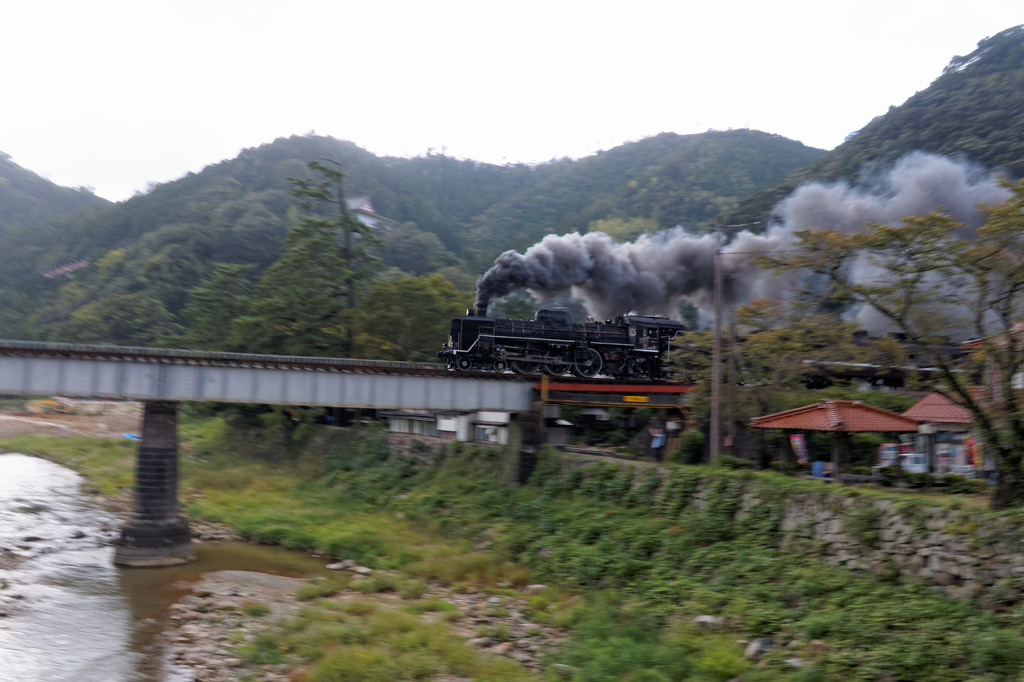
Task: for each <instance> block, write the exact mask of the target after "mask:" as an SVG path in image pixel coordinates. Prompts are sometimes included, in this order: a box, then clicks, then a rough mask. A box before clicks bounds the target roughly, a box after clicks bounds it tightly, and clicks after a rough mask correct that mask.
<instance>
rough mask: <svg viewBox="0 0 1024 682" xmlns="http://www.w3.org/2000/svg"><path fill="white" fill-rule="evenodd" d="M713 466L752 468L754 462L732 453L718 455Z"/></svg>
mask: <svg viewBox="0 0 1024 682" xmlns="http://www.w3.org/2000/svg"><path fill="white" fill-rule="evenodd" d="M713 464H714V465H715V466H720V467H722V468H724V469H753V468H754V463H753V462H751V461H750V460H749V459H740V458H739V457H733V456H732V455H718V457H716V458H715V461H714V462H713Z"/></svg>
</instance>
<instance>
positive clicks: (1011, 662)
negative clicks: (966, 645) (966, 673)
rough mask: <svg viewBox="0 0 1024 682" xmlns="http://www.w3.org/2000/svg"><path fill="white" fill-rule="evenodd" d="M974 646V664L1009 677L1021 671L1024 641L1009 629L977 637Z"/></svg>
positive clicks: (1023, 660)
mask: <svg viewBox="0 0 1024 682" xmlns="http://www.w3.org/2000/svg"><path fill="white" fill-rule="evenodd" d="M972 648H973V651H974V654H973V659H974V665H976V666H977V667H978V668H979V669H981V670H983V671H985V672H990V673H995V674H997V675H1000V676H1006V677H1008V676H1010V675H1013V674H1015V673H1017V672H1019V671H1020V668H1021V665H1022V664H1024V641H1022V640H1021V638H1020V637H1019V636H1018V635H1016V634H1014V633H1012V632H1009V631H1007V630H999V631H996V632H991V633H988V634H987V635H985V636H983V637H980V638H977V639H975V640H974V642H973V647H972ZM1001 679H1005V678H1003V677H1001Z"/></svg>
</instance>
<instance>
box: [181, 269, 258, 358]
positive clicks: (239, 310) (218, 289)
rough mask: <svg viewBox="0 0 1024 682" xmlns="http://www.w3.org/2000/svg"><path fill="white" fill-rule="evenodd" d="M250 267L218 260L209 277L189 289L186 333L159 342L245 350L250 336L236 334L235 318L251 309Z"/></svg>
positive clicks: (185, 310)
mask: <svg viewBox="0 0 1024 682" xmlns="http://www.w3.org/2000/svg"><path fill="white" fill-rule="evenodd" d="M250 270H252V266H251V265H235V264H232V263H217V264H216V265H215V266H214V270H213V274H212V275H211V276H210V277H209V279H207V280H205V281H204V282H202V283H201V284H200V285H199V286H197V287H195V288H194V289H190V290H189V292H188V293H189V302H188V304H186V306H185V309H184V317H185V319H186V320H187V321H188V326H187V327H186V329H185V332H184V333H183V334H181V335H180V336H172V337H168V338H166V339H164V340H162V341H161V342H162V343H169V344H172V345H182V346H184V347H186V348H195V349H199V350H221V351H244V350H248V343H249V339H248V338H247V337H246V336H243V335H240V334H238V324H237V322H236V321H237V320H241V319H244V318H245V317H246V316H248V315H249V314H250V313H251V310H252V304H253V300H252V289H253V286H252V283H251V282H250V280H249V277H248V273H249V271H250Z"/></svg>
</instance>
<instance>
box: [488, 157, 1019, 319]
mask: <svg viewBox="0 0 1024 682" xmlns="http://www.w3.org/2000/svg"><path fill="white" fill-rule="evenodd" d="M1007 196H1008V192H1007V191H1006V190H1005V189H1004V188H1002V187H999V186H998V185H997V184H996V183H995V181H994V180H993V179H992V178H991V177H989V176H988V175H985V174H984V173H982V172H981V171H980V169H978V168H976V167H973V166H970V165H968V164H966V163H962V162H957V161H953V160H951V159H948V158H945V157H940V156H935V155H931V154H924V153H920V152H915V153H913V154H909V155H907V156H905V157H903V158H902V159H900V161H899V162H897V163H896V165H895V166H894V167H893V168H892V169H891V170H889V171H888V172H886V173H884V174H882V175H881V176H879V177H878V178H877V179H876V182H875V183H874V186H873V187H872V188H871V189H870V190H868V189H864V188H863V187H851V186H850V185H849V184H847V183H845V182H838V183H831V184H822V183H811V184H808V185H804V186H802V187H800V188H799V189H797V190H796V191H795V192H793V194H791V195H790V196H789V197H787V198H786V199H784V200H783V201H781V202H780V203H779V204H778V205H777V206H776V207H775V210H774V211H773V221H772V223H771V225H770V226H769V228H768V230H766V231H765V232H764V233H763V234H754V233H751V232H747V231H744V232H740V233H739V234H737V235H736V236H735V237H733V239H732V240H731V241H730V242H729V243H728V244H727V245H726V246H724V247H723V249H722V251H723V253H725V254H729V257H725V258H723V259H722V270H723V273H724V274H725V275H726V277H725V297H726V300H727V301H729V302H738V301H743V300H747V299H749V298H753V297H756V296H779V295H782V294H783V293H784V292H785V290H786V286H787V285H786V280H784V279H781V278H773V277H772V276H771V275H770V274H769V273H765V272H763V271H761V270H759V269H758V268H757V266H756V265H754V264H753V262H751V256H752V255H753V252H767V251H771V250H774V249H779V248H783V247H785V246H787V245H788V244H790V243H791V242H792V239H793V233H794V232H795V231H797V230H803V229H810V228H827V229H832V230H837V231H842V232H853V231H856V230H858V229H861V228H862V227H863V226H864V223H866V222H876V223H896V222H898V221H899V220H900V219H901V218H903V217H906V216H912V215H921V214H924V213H930V212H932V211H934V210H936V209H937V208H939V207H940V206H942V207H944V208H945V209H946V210H947V211H948V212H949V213H950V214H951V215H953V216H954V217H956V218H958V219H959V220H961V221H963V222H964V223H965V224H967V225H968V226H970V227H977V226H978V225H979V224H981V222H982V220H983V216H981V215H979V213H978V211H977V209H976V208H975V206H976V205H977V204H979V203H986V204H997V203H999V202H1001V201H1003V200H1004V199H1006V198H1007ZM965 236H966V235H965ZM713 251H714V236H713V235H710V234H706V235H701V236H697V235H693V234H691V233H688V232H686V231H684V230H682V229H681V228H678V227H676V228H673V229H671V230H665V231H661V232H657V233H654V234H644V235H641V236H640V237H639V238H637V239H636V240H635V241H633V242H629V243H623V244H620V243H616V242H615V241H614V240H613V239H612V238H611V237H609V236H607V235H605V234H603V233H600V232H592V233H588V234H585V235H580V234H575V233H574V234H566V235H558V236H556V235H548V236H547V237H545V238H544V239H543V240H541V241H540V243H538V244H534V245H533V246H531V247H530V248H529V249H527V250H526V252H525V253H523V254H520V253H518V252H516V251H506V252H505V253H503V254H501V255H500V256H499V257H498V258H497V259H496V260H495V261H494V266H493V267H492V268H491V269H490V270H488V271H487V272H486V273H485V274H484V276H483V277H481V278H480V279H479V280H478V281H477V301H478V303H479V304H482V305H487V304H489V303H490V302H491V301H492V300H493V299H495V298H498V297H501V296H504V295H505V294H508V293H510V292H512V291H515V290H517V289H528V290H530V291H531V292H534V293H536V294H538V295H540V296H545V297H546V296H551V295H553V294H555V293H558V292H563V291H566V290H571V291H572V292H573V294H574V295H576V296H578V297H580V298H582V299H583V300H584V302H585V303H586V306H587V309H588V311H590V313H591V314H593V315H595V316H597V317H599V318H609V317H614V316H615V315H620V314H623V313H626V312H630V311H633V312H637V313H647V314H660V315H669V316H671V315H673V314H675V312H676V309H677V305H678V301H679V299H681V298H686V299H688V300H689V301H691V302H692V303H693V304H694V305H696V306H697V307H698V308H700V309H702V310H703V311H707V310H708V309H709V308H710V306H711V303H712V301H711V294H712V289H711V287H712V277H713V267H714V264H713V260H712V254H713ZM855 274H856V275H857V276H860V274H861V273H859V272H857V273H855ZM863 274H864V275H865V276H866V275H867V274H869V273H867V271H866V270H865V272H864V273H863Z"/></svg>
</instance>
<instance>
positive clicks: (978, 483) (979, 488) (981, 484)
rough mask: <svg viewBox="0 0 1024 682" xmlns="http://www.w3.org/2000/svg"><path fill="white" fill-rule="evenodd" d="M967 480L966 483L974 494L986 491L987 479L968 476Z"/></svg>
mask: <svg viewBox="0 0 1024 682" xmlns="http://www.w3.org/2000/svg"><path fill="white" fill-rule="evenodd" d="M967 480H968V481H969V483H968V485H970V487H971V492H972V493H974V494H975V495H979V494H983V493H987V492H988V490H989V488H988V481H987V480H985V479H984V478H969V479H967Z"/></svg>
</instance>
